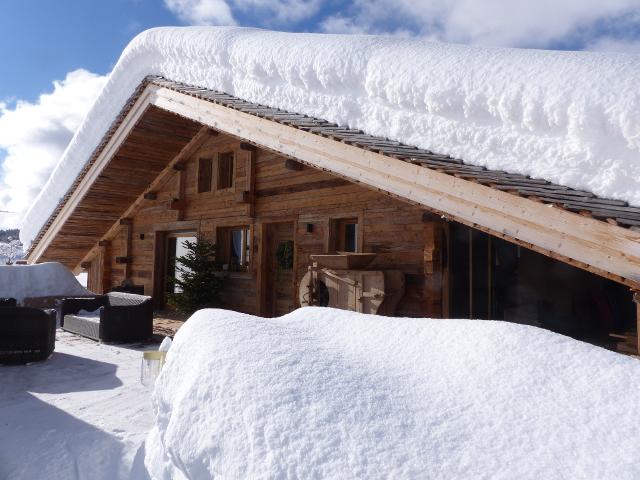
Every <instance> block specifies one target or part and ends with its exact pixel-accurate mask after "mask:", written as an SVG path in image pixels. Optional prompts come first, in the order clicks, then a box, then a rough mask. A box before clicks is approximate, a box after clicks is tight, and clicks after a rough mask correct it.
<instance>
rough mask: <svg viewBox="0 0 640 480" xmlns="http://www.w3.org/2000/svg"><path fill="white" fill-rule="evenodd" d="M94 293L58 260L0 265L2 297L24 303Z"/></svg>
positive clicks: (0, 292) (0, 294)
mask: <svg viewBox="0 0 640 480" xmlns="http://www.w3.org/2000/svg"><path fill="white" fill-rule="evenodd" d="M87 295H93V294H92V293H91V292H90V291H89V290H87V289H86V288H84V287H83V286H82V285H80V282H78V279H77V278H76V277H75V276H74V275H73V273H71V272H70V271H69V269H67V268H66V267H65V266H64V265H62V264H60V263H57V262H48V263H38V264H34V265H0V297H3V298H5V297H9V298H15V299H16V300H17V301H18V302H19V303H21V302H22V301H23V300H24V299H25V298H32V297H62V296H67V297H73V296H87Z"/></svg>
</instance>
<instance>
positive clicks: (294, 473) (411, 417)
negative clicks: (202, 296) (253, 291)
mask: <svg viewBox="0 0 640 480" xmlns="http://www.w3.org/2000/svg"><path fill="white" fill-rule="evenodd" d="M638 382H640V363H638V361H637V360H635V359H632V358H627V357H623V356H621V355H618V354H615V353H612V352H608V351H605V350H603V349H600V348H597V347H593V346H590V345H588V344H584V343H581V342H578V341H575V340H572V339H570V338H567V337H564V336H561V335H557V334H554V333H551V332H548V331H545V330H541V329H538V328H535V327H528V326H522V325H515V324H510V323H504V322H489V321H466V320H428V319H396V318H385V317H377V316H369V315H362V314H356V313H352V312H346V311H340V310H332V309H323V308H305V309H300V310H297V311H295V312H293V313H291V314H289V315H287V316H284V317H282V318H276V319H264V318H257V317H253V316H250V315H244V314H239V313H235V312H230V311H224V310H202V311H200V312H198V313H196V314H195V315H194V316H193V317H191V319H189V321H187V323H186V324H185V325H184V327H183V328H182V329H180V331H179V332H178V334H177V335H176V337H175V340H174V343H173V345H172V347H171V349H170V350H169V353H168V357H167V364H166V366H165V368H164V370H163V372H162V373H161V375H160V377H159V378H158V381H157V383H156V388H155V392H154V398H153V402H154V409H155V415H156V418H155V424H154V427H153V429H152V431H151V433H150V435H149V437H148V439H147V442H146V460H145V464H146V466H147V468H148V469H149V471H150V474H151V475H152V477H153V478H156V479H173V478H191V479H200V478H202V479H204V478H207V479H208V478H256V479H260V478H264V479H266V478H326V479H328V478H336V479H344V478H363V479H364V478H366V479H376V478H432V479H435V478H443V479H445V478H446V479H454V478H460V479H462V478H464V479H467V478H492V479H500V478H509V479H512V478H523V479H524V478H531V479H538V478H545V479H554V478H598V479H616V480H621V479H631V478H640V477H639V475H640V463H638V461H637V446H638V445H639V444H640V429H638V428H637V425H638V418H639V415H640V391H638V388H637V385H638Z"/></svg>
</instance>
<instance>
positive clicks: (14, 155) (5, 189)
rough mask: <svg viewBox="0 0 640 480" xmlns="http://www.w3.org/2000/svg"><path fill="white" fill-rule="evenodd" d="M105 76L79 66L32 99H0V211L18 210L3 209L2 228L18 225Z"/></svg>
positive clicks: (1, 214) (95, 95) (79, 122)
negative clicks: (12, 101)
mask: <svg viewBox="0 0 640 480" xmlns="http://www.w3.org/2000/svg"><path fill="white" fill-rule="evenodd" d="M106 78H107V77H106V76H100V75H96V74H93V73H91V72H88V71H86V70H82V69H79V70H75V71H73V72H70V73H68V74H67V76H66V77H65V79H64V80H62V81H55V82H53V91H52V92H50V93H45V94H42V95H40V97H39V98H38V100H37V101H36V102H34V103H31V102H24V101H18V102H17V103H16V104H15V106H14V107H8V106H7V105H6V104H1V103H0V210H8V211H12V212H17V214H16V215H10V214H6V213H0V228H6V227H15V226H17V225H18V223H19V221H20V219H21V218H22V214H23V213H24V211H25V210H26V209H27V208H28V207H29V205H30V204H31V202H32V200H33V199H34V198H35V196H36V195H37V194H38V192H39V190H40V188H41V187H42V185H44V183H45V182H46V180H47V178H48V177H49V174H50V173H51V170H52V169H53V167H54V166H55V164H56V163H57V161H58V159H59V158H60V156H61V155H62V152H63V151H64V149H65V148H66V146H67V144H68V143H69V141H70V140H71V138H72V137H73V134H74V133H75V131H76V129H77V128H78V127H79V126H80V124H81V122H82V120H83V118H84V116H85V114H86V113H87V111H88V110H89V108H90V107H91V105H92V104H93V102H94V100H95V98H96V97H97V95H98V93H99V92H100V90H101V89H102V87H103V85H104V83H105V81H106ZM3 156H4V160H2V157H3Z"/></svg>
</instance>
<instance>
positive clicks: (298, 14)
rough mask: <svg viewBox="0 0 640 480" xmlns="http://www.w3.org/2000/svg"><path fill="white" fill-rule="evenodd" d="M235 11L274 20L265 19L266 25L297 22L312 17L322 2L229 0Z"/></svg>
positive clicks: (317, 0) (303, 0)
mask: <svg viewBox="0 0 640 480" xmlns="http://www.w3.org/2000/svg"><path fill="white" fill-rule="evenodd" d="M229 3H230V4H231V5H232V6H233V7H234V8H236V9H238V10H242V11H243V12H246V13H253V14H254V15H256V14H257V15H261V14H266V15H272V16H274V17H275V19H269V17H263V18H266V19H267V21H266V22H265V23H266V24H270V23H273V20H275V21H276V22H280V23H283V22H298V21H301V20H304V19H307V18H311V17H313V16H314V15H315V14H316V13H317V12H318V10H319V9H320V7H321V6H322V4H323V3H326V1H323V0H229Z"/></svg>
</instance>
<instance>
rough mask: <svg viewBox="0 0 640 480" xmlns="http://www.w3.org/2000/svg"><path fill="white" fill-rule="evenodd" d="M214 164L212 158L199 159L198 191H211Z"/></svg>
mask: <svg viewBox="0 0 640 480" xmlns="http://www.w3.org/2000/svg"><path fill="white" fill-rule="evenodd" d="M212 166H213V159H212V158H200V159H199V160H198V193H202V192H210V191H211V174H212Z"/></svg>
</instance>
